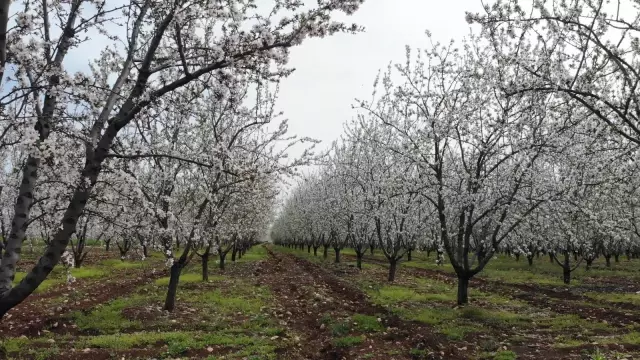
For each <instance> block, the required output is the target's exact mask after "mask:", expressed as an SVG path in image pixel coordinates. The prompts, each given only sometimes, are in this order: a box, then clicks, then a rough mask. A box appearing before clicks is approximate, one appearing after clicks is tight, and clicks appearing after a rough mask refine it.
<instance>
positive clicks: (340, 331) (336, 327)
mask: <svg viewBox="0 0 640 360" xmlns="http://www.w3.org/2000/svg"><path fill="white" fill-rule="evenodd" d="M350 330H351V325H350V324H349V322H348V321H340V322H337V323H334V324H332V325H331V335H333V336H344V335H347V334H348V333H349V331H350Z"/></svg>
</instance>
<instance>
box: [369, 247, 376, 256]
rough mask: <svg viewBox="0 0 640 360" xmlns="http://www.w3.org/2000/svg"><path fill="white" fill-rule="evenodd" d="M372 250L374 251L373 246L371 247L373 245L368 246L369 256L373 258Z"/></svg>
mask: <svg viewBox="0 0 640 360" xmlns="http://www.w3.org/2000/svg"><path fill="white" fill-rule="evenodd" d="M374 249H375V246H373V245H369V254H370V255H371V256H373V250H374Z"/></svg>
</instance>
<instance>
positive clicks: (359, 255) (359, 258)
mask: <svg viewBox="0 0 640 360" xmlns="http://www.w3.org/2000/svg"><path fill="white" fill-rule="evenodd" d="M365 251H366V250H365ZM362 255H364V253H361V252H359V251H358V252H356V267H357V268H358V269H360V270H362Z"/></svg>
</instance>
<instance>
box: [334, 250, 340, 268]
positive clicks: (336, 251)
mask: <svg viewBox="0 0 640 360" xmlns="http://www.w3.org/2000/svg"><path fill="white" fill-rule="evenodd" d="M340 250H341V249H340V248H335V247H334V248H333V251H335V253H336V260H335V263H336V264H338V263H340Z"/></svg>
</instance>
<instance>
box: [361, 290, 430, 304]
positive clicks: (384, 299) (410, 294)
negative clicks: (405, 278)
mask: <svg viewBox="0 0 640 360" xmlns="http://www.w3.org/2000/svg"><path fill="white" fill-rule="evenodd" d="M368 293H369V296H371V297H372V298H373V300H374V302H376V303H377V304H380V305H393V304H398V303H402V302H409V301H411V302H424V301H427V300H428V296H426V295H425V294H420V293H418V292H417V291H415V290H413V289H411V288H408V287H405V286H399V285H384V286H382V287H381V288H379V289H373V290H371V289H369V290H368Z"/></svg>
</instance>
